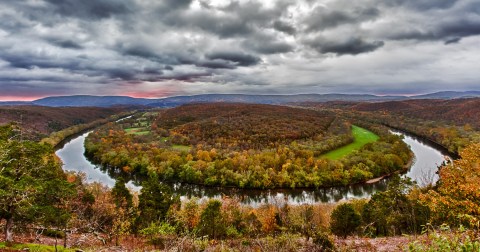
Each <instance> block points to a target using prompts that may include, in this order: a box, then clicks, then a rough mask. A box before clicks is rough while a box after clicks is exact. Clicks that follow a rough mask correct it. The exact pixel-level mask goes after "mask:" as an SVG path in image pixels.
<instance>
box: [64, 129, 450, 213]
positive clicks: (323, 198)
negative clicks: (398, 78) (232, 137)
mask: <svg viewBox="0 0 480 252" xmlns="http://www.w3.org/2000/svg"><path fill="white" fill-rule="evenodd" d="M90 133H91V132H87V133H84V134H82V135H79V136H77V137H75V138H73V139H72V140H70V141H69V142H67V143H65V144H64V145H63V147H61V148H60V149H58V150H57V151H56V154H57V156H58V157H59V158H60V159H61V160H62V161H63V169H64V170H67V171H76V172H82V173H85V175H86V181H87V182H89V183H90V182H99V183H101V184H104V185H106V186H108V187H113V185H114V184H115V179H114V178H112V176H113V175H109V174H108V173H107V172H106V171H103V170H102V169H100V167H98V166H96V165H94V164H92V163H91V162H90V161H89V160H87V158H86V157H85V156H84V155H83V153H84V152H85V147H84V142H85V138H86V137H87V136H88V134H90ZM392 133H393V134H397V135H403V136H404V139H403V141H404V142H406V143H407V144H408V145H409V146H410V148H411V149H412V151H413V153H414V155H415V158H414V160H413V164H412V166H411V168H410V170H409V171H408V172H407V173H406V174H405V175H404V176H407V177H410V178H412V180H414V181H416V182H417V183H418V184H420V185H425V184H427V183H431V182H433V183H434V182H436V181H437V180H438V175H437V174H436V171H437V167H438V166H439V165H440V164H442V163H443V162H444V161H446V160H447V159H450V157H448V155H447V154H446V153H443V152H442V151H441V150H439V149H436V148H434V147H432V146H430V145H429V144H428V143H425V142H423V141H422V140H420V139H418V138H416V137H413V136H410V135H407V134H405V133H402V132H399V131H392ZM387 183H388V178H385V179H382V180H380V181H378V182H376V183H374V184H359V185H352V186H347V187H334V188H327V189H311V190H305V189H282V190H252V189H231V188H212V187H204V186H197V185H188V184H173V185H171V187H172V189H173V190H174V192H175V193H177V194H178V195H180V196H181V199H188V198H191V197H197V198H203V199H207V198H220V197H221V196H222V195H226V196H230V197H238V198H239V199H240V201H241V203H242V204H247V205H252V206H256V205H259V204H263V203H275V202H288V203H289V204H304V203H316V202H337V201H340V200H348V199H355V198H367V197H369V196H370V195H372V194H373V193H375V192H377V191H382V190H385V189H386V185H387ZM127 187H129V188H131V189H132V190H134V191H139V190H140V189H141V187H140V186H139V185H136V184H135V183H134V182H133V181H130V182H128V183H127Z"/></svg>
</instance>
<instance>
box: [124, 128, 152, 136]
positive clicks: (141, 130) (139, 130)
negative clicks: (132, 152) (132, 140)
mask: <svg viewBox="0 0 480 252" xmlns="http://www.w3.org/2000/svg"><path fill="white" fill-rule="evenodd" d="M125 132H127V134H134V135H147V134H150V130H148V129H147V128H127V129H125Z"/></svg>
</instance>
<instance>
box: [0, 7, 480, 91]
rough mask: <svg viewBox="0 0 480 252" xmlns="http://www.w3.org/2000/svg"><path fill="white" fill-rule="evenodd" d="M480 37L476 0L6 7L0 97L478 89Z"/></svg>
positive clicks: (0, 16)
mask: <svg viewBox="0 0 480 252" xmlns="http://www.w3.org/2000/svg"><path fill="white" fill-rule="evenodd" d="M479 35H480V3H479V2H478V1H477V0H462V1H455V0H392V1H380V0H366V1H362V2H357V1H353V2H352V1H350V0H336V1H327V2H325V3H320V2H318V1H310V0H300V1H294V0H272V1H260V0H231V1H212V0H165V1H154V0H145V1H143V0H142V1H138V0H84V1H77V0H65V1H60V0H38V1H3V2H1V3H0V90H2V93H5V92H6V90H8V92H9V94H14V93H15V94H21V93H22V91H23V92H25V89H27V88H29V87H31V88H30V90H34V92H37V93H38V94H40V93H41V94H42V95H43V94H46V93H48V92H52V93H55V92H54V91H55V90H59V91H58V92H60V91H61V93H62V94H68V93H69V92H70V93H89V92H93V93H96V91H95V90H105V92H112V94H122V93H136V91H138V92H137V93H141V94H148V92H153V93H162V92H166V93H168V94H172V93H176V92H178V94H182V93H187V94H193V93H204V92H221V93H230V92H247V93H248V92H253V93H262V92H272V93H288V92H302V93H309V92H342V91H345V92H353V91H352V90H363V91H374V90H375V89H377V90H381V91H382V92H388V90H391V91H392V92H400V91H401V90H405V92H408V91H409V90H410V91H412V92H414V91H418V90H419V89H418V87H417V86H415V83H423V84H424V85H425V87H435V85H437V84H438V85H440V86H441V85H444V86H443V87H445V88H444V89H449V88H450V87H452V83H454V84H455V87H459V88H461V87H472V86H476V85H478V83H477V80H478V79H479V78H480V76H479V74H477V72H478V71H477V70H476V69H473V67H472V66H475V65H476V63H477V62H478V61H479V60H480V58H478V55H480V49H478V48H477V47H478V46H476V45H477V44H478V43H480V38H479V37H480V36H479ZM372 52H375V53H372ZM345 55H349V56H348V57H342V56H345ZM452 58H455V59H456V60H458V61H460V63H458V62H457V63H456V64H451V63H450V62H449V60H451V59H452ZM452 65H453V66H454V67H452ZM371 69H375V71H371ZM320 73H321V74H320ZM351 74H354V75H355V76H352V75H351ZM382 83H383V84H382ZM392 83H399V85H400V86H395V85H393V84H392ZM394 86H395V87H394ZM112 87H121V88H112ZM42 88H43V90H49V91H48V92H47V91H40V90H42ZM479 88H480V87H479ZM165 89H168V90H165ZM4 90H5V91H4ZM92 90H93V91H92ZM159 90H160V91H159ZM249 90H250V91H249ZM134 91H135V92H134ZM58 92H56V94H57V93H58ZM0 96H1V94H0ZM0 99H1V97H0Z"/></svg>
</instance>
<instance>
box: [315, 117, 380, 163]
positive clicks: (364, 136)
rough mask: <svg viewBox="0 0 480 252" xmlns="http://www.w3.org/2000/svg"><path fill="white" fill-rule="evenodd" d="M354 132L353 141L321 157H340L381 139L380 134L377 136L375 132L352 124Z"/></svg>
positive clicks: (333, 158)
mask: <svg viewBox="0 0 480 252" xmlns="http://www.w3.org/2000/svg"><path fill="white" fill-rule="evenodd" d="M352 134H353V137H354V138H355V140H354V141H353V143H351V144H348V145H345V146H343V147H340V148H338V149H336V150H333V151H330V152H327V153H326V154H324V155H322V156H321V157H324V158H328V159H332V160H336V159H340V158H342V157H344V156H346V155H348V154H350V153H351V152H352V151H354V150H359V149H360V148H362V147H363V146H364V145H365V144H367V143H373V142H375V141H377V140H378V139H379V136H377V135H376V134H375V133H373V132H371V131H368V130H366V129H364V128H360V127H358V126H355V125H352Z"/></svg>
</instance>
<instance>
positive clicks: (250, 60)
mask: <svg viewBox="0 0 480 252" xmlns="http://www.w3.org/2000/svg"><path fill="white" fill-rule="evenodd" d="M206 56H207V58H208V59H211V60H225V61H230V62H233V63H234V64H236V65H238V66H253V65H256V64H258V63H260V58H259V57H256V56H253V55H250V54H245V53H240V52H213V53H210V54H207V55H206Z"/></svg>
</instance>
